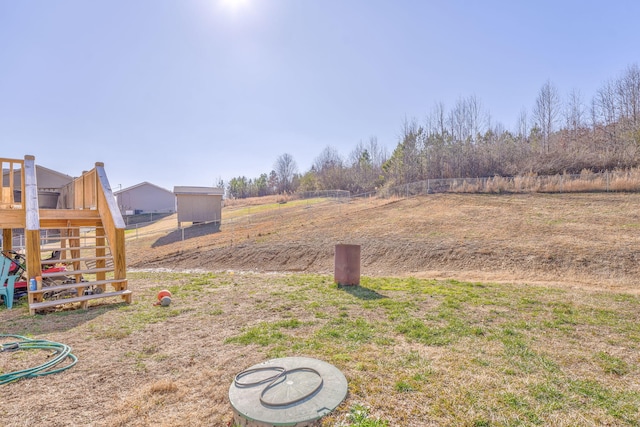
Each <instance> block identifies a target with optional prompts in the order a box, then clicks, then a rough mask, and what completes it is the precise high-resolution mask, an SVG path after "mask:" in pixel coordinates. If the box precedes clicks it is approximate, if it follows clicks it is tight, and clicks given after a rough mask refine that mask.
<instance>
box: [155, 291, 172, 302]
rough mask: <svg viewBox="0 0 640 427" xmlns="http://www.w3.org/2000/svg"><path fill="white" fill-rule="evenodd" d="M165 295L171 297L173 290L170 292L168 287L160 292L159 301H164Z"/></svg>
mask: <svg viewBox="0 0 640 427" xmlns="http://www.w3.org/2000/svg"><path fill="white" fill-rule="evenodd" d="M164 297H169V298H171V292H169V291H168V290H166V289H163V290H161V291H160V292H158V301H162V298H164Z"/></svg>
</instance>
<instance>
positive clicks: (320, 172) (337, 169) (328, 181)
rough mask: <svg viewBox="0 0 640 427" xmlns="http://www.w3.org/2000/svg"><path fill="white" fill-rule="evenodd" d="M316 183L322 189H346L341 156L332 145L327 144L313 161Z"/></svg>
mask: <svg viewBox="0 0 640 427" xmlns="http://www.w3.org/2000/svg"><path fill="white" fill-rule="evenodd" d="M313 168H314V169H315V172H316V176H317V177H318V185H319V186H320V188H321V189H323V190H339V189H340V190H342V189H346V187H347V184H346V182H345V170H344V169H345V168H344V160H342V156H340V153H338V150H336V149H335V148H333V147H330V146H327V147H325V149H324V150H322V152H321V153H320V155H318V157H316V158H315V160H314V161H313Z"/></svg>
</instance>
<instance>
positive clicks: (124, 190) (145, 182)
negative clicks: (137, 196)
mask: <svg viewBox="0 0 640 427" xmlns="http://www.w3.org/2000/svg"><path fill="white" fill-rule="evenodd" d="M147 185H150V186H152V187H155V188H159V189H160V190H162V191H166V192H167V193H171V190H167V189H166V188H162V187H160V186H159V185H155V184H152V183H150V182H147V181H143V182H141V183H140V184H136V185H132V186H131V187H127V188H123V189H122V190H118V191H114V192H113V194H114V195H116V196H117V195H118V194H120V193H124V192H126V191H130V190H133V189H134V188H138V187H143V186H147ZM171 194H173V193H171Z"/></svg>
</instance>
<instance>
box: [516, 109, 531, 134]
mask: <svg viewBox="0 0 640 427" xmlns="http://www.w3.org/2000/svg"><path fill="white" fill-rule="evenodd" d="M517 135H518V138H520V141H521V142H524V141H526V140H527V137H528V136H529V117H528V115H527V109H526V108H523V109H522V110H520V114H519V115H518V130H517Z"/></svg>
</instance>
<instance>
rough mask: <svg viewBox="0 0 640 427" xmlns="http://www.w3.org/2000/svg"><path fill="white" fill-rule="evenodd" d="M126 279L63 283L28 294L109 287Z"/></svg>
mask: <svg viewBox="0 0 640 427" xmlns="http://www.w3.org/2000/svg"><path fill="white" fill-rule="evenodd" d="M126 280H127V279H110V280H95V281H93V282H77V283H65V284H64V285H55V286H43V287H42V289H40V290H37V291H29V293H30V294H34V295H37V294H42V293H45V292H56V291H66V290H68V289H77V288H88V287H90V286H95V285H110V284H113V283H122V282H125V281H126Z"/></svg>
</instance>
